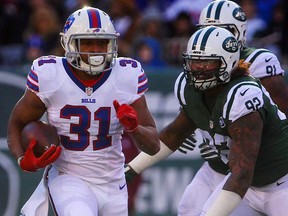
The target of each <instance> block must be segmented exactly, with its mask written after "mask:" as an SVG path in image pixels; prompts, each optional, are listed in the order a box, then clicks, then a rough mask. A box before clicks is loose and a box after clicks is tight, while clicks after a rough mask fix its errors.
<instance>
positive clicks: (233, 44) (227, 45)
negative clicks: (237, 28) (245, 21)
mask: <svg viewBox="0 0 288 216" xmlns="http://www.w3.org/2000/svg"><path fill="white" fill-rule="evenodd" d="M222 47H223V49H224V50H226V51H227V52H230V53H235V52H237V51H238V42H237V40H236V39H235V38H234V37H227V38H226V39H225V40H224V41H223V43H222Z"/></svg>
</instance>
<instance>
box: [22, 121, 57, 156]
mask: <svg viewBox="0 0 288 216" xmlns="http://www.w3.org/2000/svg"><path fill="white" fill-rule="evenodd" d="M32 139H36V141H37V145H36V146H35V148H34V154H35V156H36V157H40V156H41V155H42V154H43V153H44V152H45V151H46V150H47V149H48V148H49V147H50V146H51V144H54V145H56V146H58V145H59V144H60V137H59V135H58V133H57V130H56V128H55V127H54V126H52V125H49V124H48V123H46V122H43V121H33V122H30V123H29V124H27V125H26V126H25V127H24V128H23V130H22V133H21V144H22V147H23V149H24V150H25V151H26V149H27V148H28V146H29V144H30V142H31V140H32Z"/></svg>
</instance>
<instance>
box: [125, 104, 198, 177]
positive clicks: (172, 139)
mask: <svg viewBox="0 0 288 216" xmlns="http://www.w3.org/2000/svg"><path fill="white" fill-rule="evenodd" d="M194 130H196V127H195V124H194V123H193V122H192V121H191V120H190V119H189V118H188V117H187V115H186V114H185V113H184V111H183V110H182V109H181V111H180V112H179V113H178V115H177V116H176V118H175V119H174V120H173V121H172V122H171V123H170V124H169V125H167V126H166V127H165V128H163V129H162V131H161V132H160V140H161V141H160V151H159V152H158V153H157V154H155V155H153V156H150V155H148V154H146V153H144V152H141V153H140V154H139V155H138V156H137V157H136V158H134V159H133V160H132V161H131V162H130V163H129V164H128V165H129V167H128V168H127V169H126V176H127V174H128V175H130V173H131V174H132V175H133V173H134V175H135V174H139V173H141V172H142V171H144V170H145V169H147V168H148V167H150V166H153V165H154V164H155V163H157V162H158V161H161V160H162V159H165V158H166V157H168V156H169V155H171V154H172V153H173V152H174V151H176V149H177V148H178V147H179V146H180V145H181V144H182V143H183V141H184V140H185V138H186V137H187V136H188V135H189V134H191V133H192V132H193V131H194Z"/></svg>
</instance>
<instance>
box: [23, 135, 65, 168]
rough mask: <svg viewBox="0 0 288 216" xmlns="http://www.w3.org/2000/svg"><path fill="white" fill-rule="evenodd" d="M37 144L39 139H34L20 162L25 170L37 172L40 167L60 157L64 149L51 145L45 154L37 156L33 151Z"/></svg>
mask: <svg viewBox="0 0 288 216" xmlns="http://www.w3.org/2000/svg"><path fill="white" fill-rule="evenodd" d="M36 145H37V141H36V140H35V139H32V140H31V142H30V144H29V146H28V148H27V150H26V152H25V154H24V156H23V158H22V159H20V161H19V162H18V163H19V166H20V167H21V169H22V170H23V171H27V172H36V171H37V170H38V169H40V168H43V167H45V166H47V165H49V164H51V163H53V162H54V161H55V160H56V159H57V158H58V157H59V155H60V153H61V150H62V148H61V147H60V146H57V147H56V146H55V145H51V146H50V147H49V148H48V150H46V151H45V152H44V154H43V155H41V156H40V157H38V158H37V157H36V156H35V155H34V153H33V149H34V147H35V146H36Z"/></svg>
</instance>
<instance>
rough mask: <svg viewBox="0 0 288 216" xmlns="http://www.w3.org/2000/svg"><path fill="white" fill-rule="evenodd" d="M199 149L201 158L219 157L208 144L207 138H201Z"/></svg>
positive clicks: (207, 159)
mask: <svg viewBox="0 0 288 216" xmlns="http://www.w3.org/2000/svg"><path fill="white" fill-rule="evenodd" d="M199 149H200V154H201V156H202V158H203V159H204V160H206V161H209V160H215V159H219V158H220V159H221V157H220V155H219V154H218V153H217V152H216V151H215V150H214V149H213V148H212V147H211V146H209V140H205V139H203V143H201V144H200V145H199Z"/></svg>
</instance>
